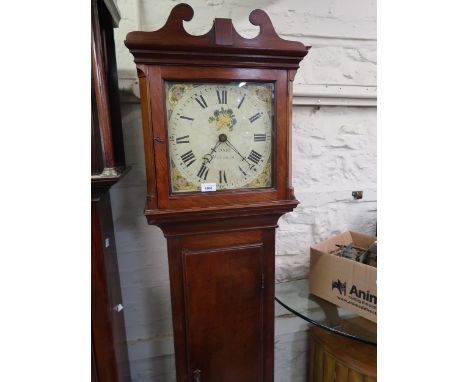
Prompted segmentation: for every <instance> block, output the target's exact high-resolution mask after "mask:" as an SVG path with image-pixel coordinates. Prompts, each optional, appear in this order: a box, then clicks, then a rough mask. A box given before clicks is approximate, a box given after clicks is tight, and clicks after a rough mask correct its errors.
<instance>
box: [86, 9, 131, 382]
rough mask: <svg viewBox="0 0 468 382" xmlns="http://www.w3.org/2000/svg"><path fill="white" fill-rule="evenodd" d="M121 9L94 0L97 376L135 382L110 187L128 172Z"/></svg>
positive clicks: (98, 380) (106, 381)
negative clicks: (119, 58)
mask: <svg viewBox="0 0 468 382" xmlns="http://www.w3.org/2000/svg"><path fill="white" fill-rule="evenodd" d="M119 19H120V14H119V11H118V9H117V7H116V6H115V5H114V3H113V2H112V1H110V0H106V1H95V0H93V1H92V2H91V20H92V41H91V52H92V61H91V67H92V84H91V85H92V86H91V105H92V120H91V380H92V381H93V382H129V381H130V373H129V366H128V354H127V346H126V336H125V324H124V318H123V312H122V304H121V303H122V297H121V292H120V279H119V271H118V264H117V257H116V250H115V240H114V228H113V222H112V209H111V203H110V197H109V193H108V191H109V188H110V187H111V186H112V185H113V184H115V183H117V182H118V181H119V179H120V177H121V176H122V174H123V173H124V169H125V157H124V147H123V143H122V127H121V118H120V105H119V96H118V82H117V68H116V62H115V48H114V36H113V27H116V26H117V25H118V22H119Z"/></svg>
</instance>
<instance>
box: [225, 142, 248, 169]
mask: <svg viewBox="0 0 468 382" xmlns="http://www.w3.org/2000/svg"><path fill="white" fill-rule="evenodd" d="M225 142H226V144H227V145H228V146H229V147H230V148H231V149H232V150H234V152H235V153H237V154H238V155H239V156H240V157H241V158H242V160H243V161H245V162H246V163H247V164H248V165H249V168H250V169H252V168H253V167H254V166H255V165H254V164H252V163H250V162H249V161H248V160H247V158H246V157H244V156H243V155H242V154H241V153H240V152H239V151H238V150H237V149H236V148H235V147H234V146H233V145H232V143H231V142H229V140H228V139H227V138H226V141H225Z"/></svg>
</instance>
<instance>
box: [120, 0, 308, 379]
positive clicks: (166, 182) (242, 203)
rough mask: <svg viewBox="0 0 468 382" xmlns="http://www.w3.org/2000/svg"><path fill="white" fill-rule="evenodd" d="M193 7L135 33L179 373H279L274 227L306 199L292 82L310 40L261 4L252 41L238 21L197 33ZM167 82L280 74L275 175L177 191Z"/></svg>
mask: <svg viewBox="0 0 468 382" xmlns="http://www.w3.org/2000/svg"><path fill="white" fill-rule="evenodd" d="M192 17H193V9H192V8H191V7H190V6H188V5H186V4H179V5H177V6H176V7H174V8H173V10H172V12H171V14H170V16H169V18H168V20H167V22H166V24H165V25H164V27H163V28H161V29H160V30H158V31H154V32H131V33H129V34H128V35H127V38H126V40H125V44H126V46H127V47H128V48H129V50H130V51H131V53H132V54H133V56H134V57H135V63H136V65H137V72H138V77H139V80H140V93H141V110H142V116H143V132H144V146H145V147H144V149H145V160H146V174H147V200H146V208H145V215H146V217H147V220H148V223H149V224H153V225H158V226H159V227H160V228H161V229H162V231H163V232H164V235H165V236H166V238H167V246H168V256H169V271H170V282H171V301H172V314H173V326H174V341H175V351H176V368H177V380H178V381H179V382H180V381H203V382H206V381H217V382H218V381H223V382H228V381H232V382H239V381H242V382H248V381H252V382H254V381H255V382H258V381H273V341H274V274H275V260H274V255H275V228H276V227H277V221H278V219H279V218H280V216H282V215H283V214H284V213H287V212H289V211H291V210H292V209H293V208H295V207H296V205H297V204H298V201H297V200H296V199H295V197H294V192H293V188H292V187H291V175H290V174H291V109H292V102H291V101H292V82H293V79H294V76H295V73H296V70H297V69H298V67H299V63H300V61H301V60H302V59H303V57H304V56H305V55H306V54H307V51H308V48H306V47H305V46H304V45H303V44H302V43H299V42H292V41H285V40H282V39H281V38H280V37H278V35H277V34H276V32H275V31H274V29H273V26H272V24H271V21H270V19H269V18H268V16H267V14H266V13H265V12H263V11H261V10H258V9H257V10H255V11H253V12H252V13H251V15H250V21H251V22H252V24H254V25H258V26H260V34H259V35H258V36H257V37H255V38H253V39H244V38H243V37H241V36H240V35H239V34H238V33H237V32H236V31H235V29H234V28H233V26H232V22H231V20H230V19H215V20H214V25H213V28H212V29H211V31H210V32H208V33H207V34H206V35H203V36H192V35H190V34H188V33H187V32H186V31H185V30H184V28H183V20H185V21H189V20H191V18H192ZM166 80H167V81H175V80H177V81H182V80H185V81H197V80H198V81H205V82H210V81H211V82H222V81H225V82H229V81H259V82H272V83H274V86H275V99H274V124H273V131H274V140H273V146H272V158H273V163H272V168H273V185H272V186H271V187H268V188H258V189H246V188H243V189H242V188H240V189H235V190H224V191H216V192H206V193H203V192H187V193H174V192H171V178H170V162H169V145H168V140H169V137H168V127H167V121H166V118H165V115H166V110H165V92H164V82H165V81H166ZM220 141H221V135H220Z"/></svg>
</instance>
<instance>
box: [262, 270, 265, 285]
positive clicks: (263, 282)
mask: <svg viewBox="0 0 468 382" xmlns="http://www.w3.org/2000/svg"><path fill="white" fill-rule="evenodd" d="M262 289H265V273H262Z"/></svg>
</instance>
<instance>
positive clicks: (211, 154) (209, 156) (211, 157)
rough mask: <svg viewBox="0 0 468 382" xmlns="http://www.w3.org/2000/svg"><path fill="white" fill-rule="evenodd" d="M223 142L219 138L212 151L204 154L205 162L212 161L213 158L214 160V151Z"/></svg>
mask: <svg viewBox="0 0 468 382" xmlns="http://www.w3.org/2000/svg"><path fill="white" fill-rule="evenodd" d="M220 144H221V141H220V140H218V142H216V144H215V145H214V147H213V148H212V149H211V151H210V152H209V153H208V154H205V155H203V163H205V164H206V163H210V162H211V161H212V160H213V153H215V152H216V149H217V148H218V146H219V145H220Z"/></svg>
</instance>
